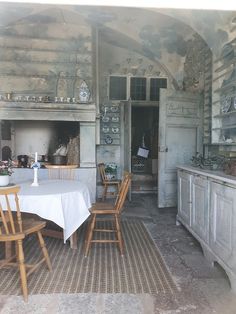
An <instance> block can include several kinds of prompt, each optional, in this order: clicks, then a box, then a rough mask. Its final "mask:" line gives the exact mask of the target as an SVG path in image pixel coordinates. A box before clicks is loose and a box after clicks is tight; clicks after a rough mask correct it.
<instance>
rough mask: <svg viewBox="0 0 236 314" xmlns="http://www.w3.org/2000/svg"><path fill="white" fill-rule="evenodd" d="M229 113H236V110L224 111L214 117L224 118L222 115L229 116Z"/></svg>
mask: <svg viewBox="0 0 236 314" xmlns="http://www.w3.org/2000/svg"><path fill="white" fill-rule="evenodd" d="M231 114H236V110H232V111H228V112H226V113H221V114H217V115H215V116H214V118H224V117H228V116H230V115H231Z"/></svg>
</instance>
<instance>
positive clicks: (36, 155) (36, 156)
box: [35, 152, 38, 162]
mask: <svg viewBox="0 0 236 314" xmlns="http://www.w3.org/2000/svg"><path fill="white" fill-rule="evenodd" d="M35 162H38V153H37V152H36V153H35Z"/></svg>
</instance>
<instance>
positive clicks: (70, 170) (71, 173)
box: [45, 165, 78, 180]
mask: <svg viewBox="0 0 236 314" xmlns="http://www.w3.org/2000/svg"><path fill="white" fill-rule="evenodd" d="M45 167H46V168H47V169H48V178H49V179H52V180H53V179H59V180H75V174H76V172H75V169H76V168H78V166H77V165H61V166H60V165H46V166H45Z"/></svg>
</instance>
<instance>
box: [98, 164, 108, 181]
mask: <svg viewBox="0 0 236 314" xmlns="http://www.w3.org/2000/svg"><path fill="white" fill-rule="evenodd" d="M98 170H99V173H100V176H101V179H102V181H103V182H104V181H106V180H107V176H106V172H105V164H104V163H99V164H98Z"/></svg>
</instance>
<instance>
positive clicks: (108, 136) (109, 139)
mask: <svg viewBox="0 0 236 314" xmlns="http://www.w3.org/2000/svg"><path fill="white" fill-rule="evenodd" d="M112 142H113V139H112V138H111V137H110V135H107V136H106V138H105V143H106V144H112Z"/></svg>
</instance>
